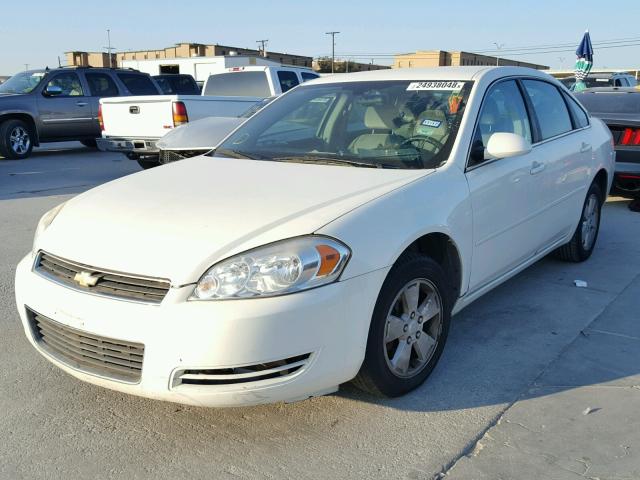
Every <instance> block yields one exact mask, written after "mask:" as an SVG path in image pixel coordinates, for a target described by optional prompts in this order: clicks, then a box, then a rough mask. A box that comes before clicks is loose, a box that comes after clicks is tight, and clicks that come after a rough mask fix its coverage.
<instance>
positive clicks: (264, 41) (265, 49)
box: [256, 40, 269, 57]
mask: <svg viewBox="0 0 640 480" xmlns="http://www.w3.org/2000/svg"><path fill="white" fill-rule="evenodd" d="M268 41H269V40H256V43H259V44H260V45H262V46H261V47H260V51H261V52H262V56H263V57H266V56H267V48H266V45H267V42H268Z"/></svg>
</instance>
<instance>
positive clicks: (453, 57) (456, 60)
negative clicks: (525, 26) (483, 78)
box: [393, 50, 549, 70]
mask: <svg viewBox="0 0 640 480" xmlns="http://www.w3.org/2000/svg"><path fill="white" fill-rule="evenodd" d="M466 65H502V66H505V65H509V66H515V67H529V68H535V69H537V70H547V69H548V68H549V67H547V66H546V65H537V64H535V63H529V62H520V61H517V60H509V59H508V58H499V57H492V56H490V55H479V54H477V53H470V52H447V51H445V50H419V51H417V52H415V53H404V54H400V55H396V56H395V57H394V61H393V68H411V67H448V66H452V67H459V66H466Z"/></svg>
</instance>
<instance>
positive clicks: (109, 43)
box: [102, 28, 115, 68]
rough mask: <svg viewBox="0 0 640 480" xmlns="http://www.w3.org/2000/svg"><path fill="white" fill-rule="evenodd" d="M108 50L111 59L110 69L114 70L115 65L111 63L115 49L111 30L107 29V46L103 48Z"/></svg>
mask: <svg viewBox="0 0 640 480" xmlns="http://www.w3.org/2000/svg"><path fill="white" fill-rule="evenodd" d="M102 48H105V49H106V50H107V57H109V68H113V64H112V63H111V50H113V49H114V48H115V47H112V46H111V30H110V29H108V28H107V46H106V47H102Z"/></svg>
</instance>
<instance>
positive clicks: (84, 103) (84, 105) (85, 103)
mask: <svg viewBox="0 0 640 480" xmlns="http://www.w3.org/2000/svg"><path fill="white" fill-rule="evenodd" d="M76 105H77V106H79V107H86V106H87V105H89V104H88V103H87V102H76Z"/></svg>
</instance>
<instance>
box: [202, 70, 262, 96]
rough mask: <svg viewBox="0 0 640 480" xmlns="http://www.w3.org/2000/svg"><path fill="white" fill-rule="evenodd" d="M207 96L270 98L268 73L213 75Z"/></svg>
mask: <svg viewBox="0 0 640 480" xmlns="http://www.w3.org/2000/svg"><path fill="white" fill-rule="evenodd" d="M204 94H205V95H214V96H221V97H270V96H271V89H270V88H269V81H268V80H267V74H266V72H264V71H262V72H229V73H220V74H218V75H211V76H210V77H209V79H208V80H207V84H206V85H205V91H204Z"/></svg>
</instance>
